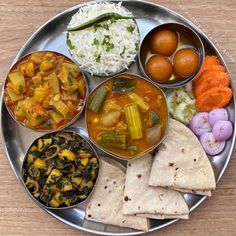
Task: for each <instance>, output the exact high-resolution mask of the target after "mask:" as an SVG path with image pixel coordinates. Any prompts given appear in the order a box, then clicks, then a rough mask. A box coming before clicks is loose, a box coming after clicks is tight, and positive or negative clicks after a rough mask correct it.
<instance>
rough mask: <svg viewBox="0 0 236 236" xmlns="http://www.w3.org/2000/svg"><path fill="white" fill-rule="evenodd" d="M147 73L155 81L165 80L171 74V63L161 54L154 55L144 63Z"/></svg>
mask: <svg viewBox="0 0 236 236" xmlns="http://www.w3.org/2000/svg"><path fill="white" fill-rule="evenodd" d="M146 72H147V75H148V76H149V77H150V78H151V79H153V80H155V81H161V82H162V81H166V80H168V79H169V78H170V77H171V75H172V64H171V62H170V61H169V59H168V58H166V57H164V56H162V55H154V56H152V57H150V59H149V60H148V61H147V63H146Z"/></svg>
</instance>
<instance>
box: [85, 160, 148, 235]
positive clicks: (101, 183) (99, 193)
mask: <svg viewBox="0 0 236 236" xmlns="http://www.w3.org/2000/svg"><path fill="white" fill-rule="evenodd" d="M100 173H101V174H100V175H99V176H98V180H97V185H96V188H95V189H94V192H93V194H92V196H91V198H90V201H89V203H88V206H87V209H86V219H87V220H92V221H96V222H101V223H104V224H111V225H117V226H120V227H129V228H134V229H138V230H144V231H147V230H148V228H149V221H148V219H147V218H146V217H138V216H126V215H124V214H123V213H122V206H123V198H124V186H125V172H124V167H122V166H121V164H120V163H119V162H116V161H113V160H110V159H109V158H107V157H106V161H105V160H104V159H101V160H100Z"/></svg>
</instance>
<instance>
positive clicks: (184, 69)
mask: <svg viewBox="0 0 236 236" xmlns="http://www.w3.org/2000/svg"><path fill="white" fill-rule="evenodd" d="M173 64H174V71H175V73H176V74H177V75H179V76H181V77H188V76H191V75H193V74H194V73H195V71H196V69H197V67H198V64H199V56H198V53H197V52H196V50H194V49H192V48H183V49H180V50H179V51H178V52H177V53H176V54H175V55H174V58H173Z"/></svg>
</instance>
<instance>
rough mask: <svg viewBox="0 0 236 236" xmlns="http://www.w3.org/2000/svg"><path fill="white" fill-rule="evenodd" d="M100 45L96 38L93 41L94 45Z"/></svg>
mask: <svg viewBox="0 0 236 236" xmlns="http://www.w3.org/2000/svg"><path fill="white" fill-rule="evenodd" d="M99 43H100V42H99V40H98V39H96V38H94V39H93V43H92V45H96V46H98V45H99Z"/></svg>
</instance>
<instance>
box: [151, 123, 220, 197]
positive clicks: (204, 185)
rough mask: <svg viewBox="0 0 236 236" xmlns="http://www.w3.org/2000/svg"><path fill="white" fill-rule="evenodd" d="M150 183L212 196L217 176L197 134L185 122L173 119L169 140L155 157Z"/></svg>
mask: <svg viewBox="0 0 236 236" xmlns="http://www.w3.org/2000/svg"><path fill="white" fill-rule="evenodd" d="M149 185H152V186H160V187H168V188H172V189H176V190H178V191H182V192H189V193H195V194H201V195H207V196H210V195H211V190H214V189H215V186H216V183H215V176H214V172H213V169H212V166H211V164H210V161H209V159H208V157H207V155H206V153H205V152H204V150H203V148H202V146H201V144H200V142H199V141H198V139H197V137H196V136H195V135H194V134H193V133H192V131H191V130H190V129H189V128H187V127H186V126H185V125H183V124H182V123H180V122H178V121H176V120H173V119H170V121H169V131H168V134H167V137H166V139H165V140H164V141H163V143H162V144H161V145H160V146H159V150H158V152H157V154H156V156H155V158H154V161H153V165H152V169H151V174H150V179H149Z"/></svg>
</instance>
